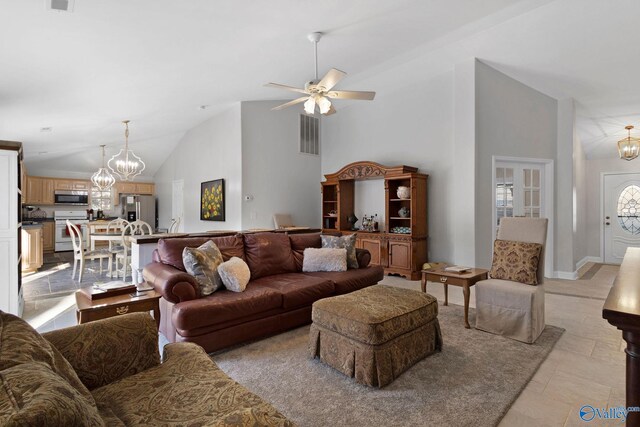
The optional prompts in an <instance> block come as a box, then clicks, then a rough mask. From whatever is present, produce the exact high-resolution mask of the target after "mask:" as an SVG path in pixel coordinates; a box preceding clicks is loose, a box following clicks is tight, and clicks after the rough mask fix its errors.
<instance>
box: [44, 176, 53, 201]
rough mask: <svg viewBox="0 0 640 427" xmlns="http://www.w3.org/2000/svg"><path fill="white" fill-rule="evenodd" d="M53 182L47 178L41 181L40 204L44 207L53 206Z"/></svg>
mask: <svg viewBox="0 0 640 427" xmlns="http://www.w3.org/2000/svg"><path fill="white" fill-rule="evenodd" d="M54 181H55V180H53V179H49V178H43V179H42V204H44V205H53V203H54V202H55V197H54V192H55V190H54V188H55V183H54Z"/></svg>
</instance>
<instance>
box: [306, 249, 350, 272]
mask: <svg viewBox="0 0 640 427" xmlns="http://www.w3.org/2000/svg"><path fill="white" fill-rule="evenodd" d="M302 271H308V272H312V271H347V250H346V249H344V248H342V249H333V248H322V249H316V248H307V249H305V250H304V258H303V260H302Z"/></svg>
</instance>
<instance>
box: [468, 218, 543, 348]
mask: <svg viewBox="0 0 640 427" xmlns="http://www.w3.org/2000/svg"><path fill="white" fill-rule="evenodd" d="M547 223H548V220H547V219H546V218H502V220H501V221H500V229H499V230H498V236H497V238H498V239H499V240H511V241H516V242H528V243H539V244H541V245H542V249H541V251H540V260H539V263H538V270H537V273H536V276H537V279H538V285H536V286H533V285H527V284H523V283H519V282H512V281H510V280H500V279H492V278H489V279H488V280H482V281H480V282H477V283H476V285H475V290H476V329H480V330H483V331H486V332H491V333H493V334H498V335H504V336H506V337H508V338H512V339H514V340H518V341H522V342H526V343H533V342H535V340H536V339H538V337H539V336H540V334H541V333H542V331H543V330H544V327H545V320H544V286H543V282H544V255H545V243H546V240H547Z"/></svg>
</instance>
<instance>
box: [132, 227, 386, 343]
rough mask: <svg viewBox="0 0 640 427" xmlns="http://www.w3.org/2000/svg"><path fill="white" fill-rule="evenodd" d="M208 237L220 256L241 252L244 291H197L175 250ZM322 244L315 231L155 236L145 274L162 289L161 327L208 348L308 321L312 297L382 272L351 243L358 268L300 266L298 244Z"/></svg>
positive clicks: (174, 338) (368, 281)
mask: <svg viewBox="0 0 640 427" xmlns="http://www.w3.org/2000/svg"><path fill="white" fill-rule="evenodd" d="M207 240H213V241H214V242H215V243H216V245H217V246H218V248H220V251H221V252H222V256H223V258H224V259H225V260H227V259H229V258H231V257H232V256H236V257H239V258H242V259H243V260H245V261H246V262H247V264H248V265H249V269H250V270H251V281H250V282H249V284H248V286H247V289H246V290H245V291H244V292H240V293H236V292H231V291H227V290H219V291H217V292H215V293H213V294H212V295H208V296H205V297H202V296H201V295H200V294H199V291H198V286H197V282H196V280H195V278H194V277H193V276H191V275H190V274H188V273H186V272H185V268H184V264H183V263H182V251H183V249H184V248H185V247H198V246H200V245H201V244H203V243H204V242H206V241H207ZM309 247H314V248H319V247H321V239H320V234H319V233H312V234H293V235H286V234H280V233H257V234H237V235H235V236H227V237H214V238H211V237H186V238H175V239H162V240H160V241H159V242H158V249H157V250H156V252H155V253H154V262H152V263H150V264H148V265H147V266H146V267H145V268H144V271H143V276H144V279H145V280H146V281H147V282H148V283H149V284H150V285H152V286H153V287H154V288H155V289H156V290H157V291H158V292H160V293H161V294H162V296H163V298H161V300H160V312H161V320H160V331H161V332H162V333H163V334H164V335H165V336H166V337H167V339H168V340H169V341H171V342H181V341H187V342H194V343H196V344H199V345H201V346H202V347H203V348H204V349H205V350H206V351H207V352H213V351H216V350H219V349H222V348H225V347H228V346H231V345H234V344H238V343H241V342H244V341H248V340H253V339H257V338H261V337H265V336H268V335H273V334H277V333H280V332H283V331H286V330H289V329H292V328H295V327H298V326H301V325H304V324H307V323H311V305H312V304H313V303H314V302H315V301H317V300H319V299H321V298H327V297H330V296H333V295H340V294H346V293H349V292H353V291H355V290H358V289H362V288H364V287H367V286H371V285H375V284H376V283H378V282H379V281H380V280H382V278H383V275H384V271H383V269H382V268H381V267H379V266H369V262H370V260H371V254H369V252H368V251H366V250H360V249H358V250H357V257H358V263H359V265H360V268H358V269H349V270H347V271H345V272H315V273H302V261H303V252H304V249H305V248H309Z"/></svg>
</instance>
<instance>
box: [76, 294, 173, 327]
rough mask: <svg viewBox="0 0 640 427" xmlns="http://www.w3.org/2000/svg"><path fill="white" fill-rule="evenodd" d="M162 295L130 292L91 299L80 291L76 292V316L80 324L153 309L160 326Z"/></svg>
mask: <svg viewBox="0 0 640 427" xmlns="http://www.w3.org/2000/svg"><path fill="white" fill-rule="evenodd" d="M160 297H161V295H160V294H159V293H157V292H156V291H147V292H145V293H144V294H140V296H131V295H130V294H125V295H117V296H115V297H109V298H103V299H99V300H93V301H92V300H90V299H89V298H87V296H86V295H85V294H83V293H82V292H80V291H77V292H76V305H77V307H78V308H77V310H76V318H77V319H78V324H82V323H87V322H92V321H94V320H100V319H106V318H107V317H113V316H119V315H122V314H127V313H135V312H149V311H151V310H153V317H154V318H155V319H156V324H157V325H158V328H159V327H160Z"/></svg>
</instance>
